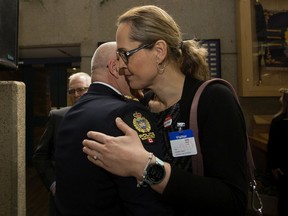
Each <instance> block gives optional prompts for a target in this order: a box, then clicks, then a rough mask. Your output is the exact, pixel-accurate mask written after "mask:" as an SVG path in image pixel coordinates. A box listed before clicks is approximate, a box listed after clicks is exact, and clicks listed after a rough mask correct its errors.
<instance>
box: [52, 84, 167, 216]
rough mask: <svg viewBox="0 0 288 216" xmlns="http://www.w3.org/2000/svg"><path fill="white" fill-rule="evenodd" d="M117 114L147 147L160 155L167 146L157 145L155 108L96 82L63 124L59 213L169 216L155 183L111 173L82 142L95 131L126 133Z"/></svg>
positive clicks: (59, 151) (59, 145) (58, 171)
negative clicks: (139, 184)
mask: <svg viewBox="0 0 288 216" xmlns="http://www.w3.org/2000/svg"><path fill="white" fill-rule="evenodd" d="M116 117H121V118H122V119H123V120H124V121H125V122H126V123H128V125H129V126H130V127H132V128H134V129H135V130H136V131H137V132H138V133H139V137H140V139H141V140H142V143H143V145H144V147H145V148H146V149H147V150H148V151H150V152H154V153H155V155H157V156H158V157H160V158H161V155H162V152H163V149H162V146H161V145H160V144H159V143H157V126H156V124H155V123H156V122H155V120H154V119H153V118H152V116H151V114H150V112H149V111H148V110H147V109H146V108H145V107H144V106H143V105H142V104H141V103H139V102H138V101H134V100H131V99H126V98H125V97H123V96H121V95H119V94H117V93H116V92H115V91H114V90H113V89H112V88H109V87H108V86H106V85H103V84H100V83H93V84H91V86H90V87H89V90H88V92H87V93H86V94H85V95H83V96H82V97H81V99H80V100H79V101H78V103H76V104H75V105H74V106H73V107H72V108H71V109H70V110H69V111H68V113H67V114H66V116H65V118H64V119H63V122H62V125H61V127H60V128H59V136H58V140H57V148H56V154H55V159H56V167H57V169H56V181H57V186H56V206H57V208H58V210H59V215H97V216H102V215H107V216H108V215H109V216H112V215H117V216H121V215H135V216H141V215H143V216H144V215H145V216H147V215H155V216H156V215H157V216H160V215H170V214H168V209H169V208H168V207H166V206H164V205H163V204H161V203H159V201H158V198H159V196H160V195H159V194H158V193H156V192H154V191H153V190H152V189H151V188H150V187H145V188H144V187H142V188H137V187H136V184H137V181H136V179H135V178H133V177H118V176H115V175H112V174H110V173H108V172H107V171H105V170H104V169H102V168H100V167H98V166H96V165H94V164H93V163H91V162H90V161H89V160H88V159H87V155H86V154H85V153H83V151H82V148H83V145H82V141H83V140H84V139H85V138H87V136H86V134H87V132H88V131H90V130H94V131H99V132H103V133H106V134H108V135H111V136H120V135H123V133H122V132H121V131H120V130H119V129H118V128H117V127H116V124H115V118H116ZM147 160H148V158H147Z"/></svg>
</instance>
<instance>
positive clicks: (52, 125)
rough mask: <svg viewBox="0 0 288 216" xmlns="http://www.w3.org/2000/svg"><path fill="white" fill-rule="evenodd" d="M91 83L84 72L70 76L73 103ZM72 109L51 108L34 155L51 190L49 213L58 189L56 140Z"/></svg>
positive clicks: (53, 212)
mask: <svg viewBox="0 0 288 216" xmlns="http://www.w3.org/2000/svg"><path fill="white" fill-rule="evenodd" d="M90 84H91V77H90V76H89V75H88V74H87V73H84V72H78V73H75V74H72V75H71V76H70V77H69V78H68V94H69V96H70V100H71V102H72V104H75V103H76V102H77V101H78V100H79V99H80V97H81V96H82V95H83V94H84V93H86V92H87V90H88V87H89V85H90ZM69 109H70V107H64V108H62V109H59V110H51V111H50V113H49V116H48V121H47V123H46V129H45V131H44V133H43V135H42V137H41V139H40V142H39V145H38V147H37V148H36V150H35V152H34V155H33V163H34V166H35V168H36V170H37V172H38V173H39V175H40V177H41V179H42V181H43V183H44V185H45V187H46V188H47V189H48V191H50V192H51V193H50V200H49V215H51V216H52V215H53V216H54V215H55V214H56V213H55V204H54V195H55V189H56V180H55V161H54V152H55V140H56V135H57V132H58V126H59V124H60V122H61V121H62V118H63V116H64V115H65V114H66V112H67V111H68V110H69Z"/></svg>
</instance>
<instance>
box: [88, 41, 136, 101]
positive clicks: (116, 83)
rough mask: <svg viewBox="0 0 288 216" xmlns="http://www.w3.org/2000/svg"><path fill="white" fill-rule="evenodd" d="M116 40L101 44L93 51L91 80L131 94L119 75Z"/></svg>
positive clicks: (122, 77)
mask: <svg viewBox="0 0 288 216" xmlns="http://www.w3.org/2000/svg"><path fill="white" fill-rule="evenodd" d="M116 48H117V45H116V42H115V41H112V42H106V43H104V44H101V45H100V46H99V47H98V48H97V49H96V50H95V52H94V55H93V57H92V60H91V77H92V82H97V81H98V82H104V83H107V84H109V85H111V86H113V87H114V88H116V89H117V90H118V91H120V92H121V93H122V94H123V95H129V96H131V92H130V88H129V86H128V84H127V82H126V80H125V77H124V76H121V75H119V72H118V61H117V57H116Z"/></svg>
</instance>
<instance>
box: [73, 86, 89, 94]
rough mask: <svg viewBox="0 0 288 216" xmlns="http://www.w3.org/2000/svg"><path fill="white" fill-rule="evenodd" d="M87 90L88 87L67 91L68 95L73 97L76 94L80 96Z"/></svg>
mask: <svg viewBox="0 0 288 216" xmlns="http://www.w3.org/2000/svg"><path fill="white" fill-rule="evenodd" d="M87 90H88V87H82V88H75V89H69V90H68V94H69V95H74V94H75V93H76V92H77V93H78V94H82V93H84V92H86V91H87Z"/></svg>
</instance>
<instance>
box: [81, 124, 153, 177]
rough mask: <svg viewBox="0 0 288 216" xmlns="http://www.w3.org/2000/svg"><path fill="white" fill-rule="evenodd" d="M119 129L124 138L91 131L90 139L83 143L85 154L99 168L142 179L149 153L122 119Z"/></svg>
mask: <svg viewBox="0 0 288 216" xmlns="http://www.w3.org/2000/svg"><path fill="white" fill-rule="evenodd" d="M116 125H117V127H118V128H119V129H120V130H121V131H123V133H124V136H119V137H113V136H108V135H106V134H103V133H99V132H95V131H89V132H88V133H87V136H88V137H89V138H90V139H85V140H84V141H83V145H84V147H83V152H85V153H86V154H87V155H88V159H89V160H90V161H91V162H92V163H94V164H96V165H97V166H99V167H102V168H104V169H105V170H107V171H109V172H111V173H114V174H116V175H119V176H134V177H136V178H137V179H142V175H143V170H144V167H145V165H146V163H147V160H148V155H149V153H148V152H147V151H146V150H145V149H144V147H143V145H142V142H141V140H140V139H139V137H138V134H137V132H136V131H134V130H133V129H132V128H130V127H129V126H128V125H127V124H126V123H125V122H123V121H122V119H121V118H116Z"/></svg>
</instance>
